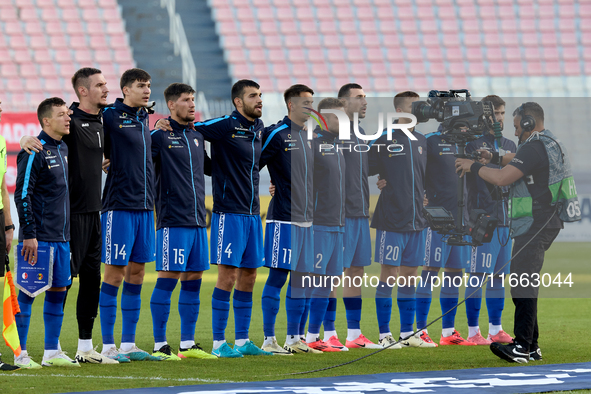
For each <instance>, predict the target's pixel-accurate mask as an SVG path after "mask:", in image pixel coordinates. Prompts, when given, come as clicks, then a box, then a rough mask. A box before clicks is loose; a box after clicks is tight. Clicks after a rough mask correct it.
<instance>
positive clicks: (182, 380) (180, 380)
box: [2, 371, 238, 383]
mask: <svg viewBox="0 0 591 394" xmlns="http://www.w3.org/2000/svg"><path fill="white" fill-rule="evenodd" d="M2 377H3V378H5V377H6V378H9V377H19V378H30V377H39V378H41V377H53V378H87V379H122V380H128V379H129V380H158V381H165V382H204V383H238V382H234V381H231V380H217V379H199V378H165V377H162V376H96V375H64V374H58V373H52V374H47V375H44V374H20V373H18V372H16V371H15V373H12V374H7V373H3V374H2Z"/></svg>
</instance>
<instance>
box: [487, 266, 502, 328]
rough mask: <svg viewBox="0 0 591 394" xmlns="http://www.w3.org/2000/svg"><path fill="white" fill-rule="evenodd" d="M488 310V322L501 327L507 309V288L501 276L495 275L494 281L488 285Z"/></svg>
mask: <svg viewBox="0 0 591 394" xmlns="http://www.w3.org/2000/svg"><path fill="white" fill-rule="evenodd" d="M491 283H492V286H491ZM486 309H487V310H488V322H489V323H490V324H494V325H495V326H500V325H501V316H502V315H503V309H505V288H504V287H503V283H502V282H501V277H500V276H499V275H495V276H494V278H493V280H492V281H488V283H487V284H486Z"/></svg>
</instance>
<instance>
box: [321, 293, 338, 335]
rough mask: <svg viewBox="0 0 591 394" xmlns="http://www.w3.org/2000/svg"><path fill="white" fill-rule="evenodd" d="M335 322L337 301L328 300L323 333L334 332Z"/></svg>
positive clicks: (334, 299) (333, 299)
mask: <svg viewBox="0 0 591 394" xmlns="http://www.w3.org/2000/svg"><path fill="white" fill-rule="evenodd" d="M336 320H337V299H336V298H329V299H328V305H327V306H326V313H325V314H324V322H323V324H324V331H336V328H335V326H334V322H335V321H336Z"/></svg>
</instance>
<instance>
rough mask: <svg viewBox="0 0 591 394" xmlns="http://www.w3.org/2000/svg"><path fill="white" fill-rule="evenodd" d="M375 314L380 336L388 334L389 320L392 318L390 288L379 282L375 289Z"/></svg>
mask: <svg viewBox="0 0 591 394" xmlns="http://www.w3.org/2000/svg"><path fill="white" fill-rule="evenodd" d="M376 314H377V315H378V327H379V329H380V334H385V333H387V332H390V318H391V317H392V287H390V286H388V284H387V283H386V282H381V281H380V283H379V284H378V287H377V288H376Z"/></svg>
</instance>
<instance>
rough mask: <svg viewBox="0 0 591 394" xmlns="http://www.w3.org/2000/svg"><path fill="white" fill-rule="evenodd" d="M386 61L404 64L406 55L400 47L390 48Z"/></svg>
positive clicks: (387, 51)
mask: <svg viewBox="0 0 591 394" xmlns="http://www.w3.org/2000/svg"><path fill="white" fill-rule="evenodd" d="M386 59H388V61H390V62H402V61H404V54H403V53H402V50H401V49H400V48H398V47H390V48H387V49H386Z"/></svg>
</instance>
